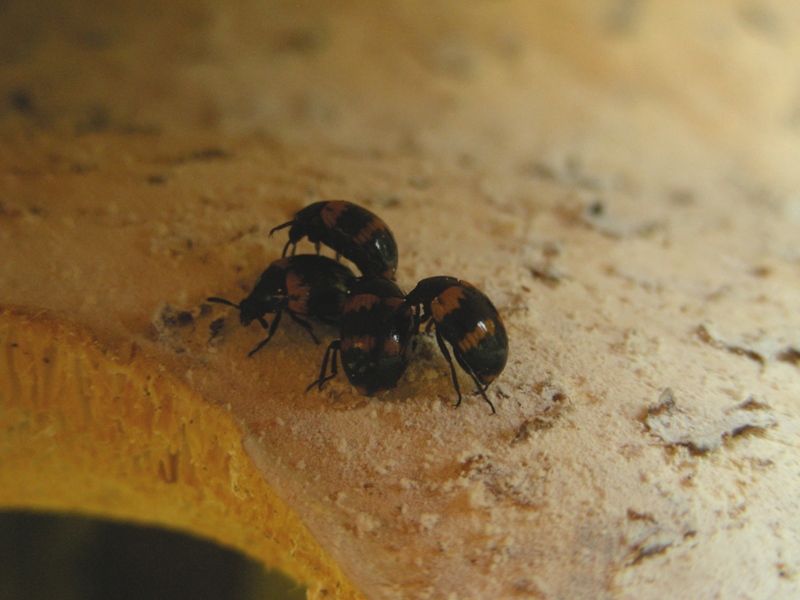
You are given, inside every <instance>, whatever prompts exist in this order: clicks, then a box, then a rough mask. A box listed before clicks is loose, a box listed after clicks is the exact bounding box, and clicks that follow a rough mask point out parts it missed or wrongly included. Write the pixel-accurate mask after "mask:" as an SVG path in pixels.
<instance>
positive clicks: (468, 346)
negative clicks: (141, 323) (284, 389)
mask: <svg viewBox="0 0 800 600" xmlns="http://www.w3.org/2000/svg"><path fill="white" fill-rule="evenodd" d="M287 227H288V228H289V240H288V241H287V242H286V245H285V246H284V248H283V254H282V258H280V259H278V260H276V261H275V262H273V263H272V264H271V265H270V266H269V267H267V269H266V270H265V271H264V272H263V273H262V274H261V277H259V279H258V281H256V284H255V286H254V287H253V290H252V291H251V292H250V294H249V295H248V296H247V297H246V298H244V299H243V300H242V301H241V302H240V303H239V304H235V303H233V302H231V301H230V300H225V299H224V298H208V301H209V302H217V303H220V304H226V305H228V306H232V307H234V308H236V309H238V310H239V319H240V321H241V323H242V325H244V326H247V325H249V324H250V323H252V322H253V321H258V322H259V323H260V324H261V326H262V327H263V328H264V329H266V330H267V331H268V334H267V337H266V338H264V339H263V340H262V341H261V342H259V344H258V345H257V346H256V347H255V348H253V350H251V351H250V354H249V356H252V355H253V354H254V353H256V352H257V351H258V350H260V349H261V348H263V347H264V346H265V345H266V344H267V343H268V342H269V341H270V340H271V339H272V336H273V335H274V334H275V331H276V330H277V328H278V324H279V323H280V320H281V315H282V314H283V313H284V312H285V313H287V314H288V315H289V316H290V317H291V318H292V319H293V320H294V321H295V322H296V323H298V324H299V325H301V326H302V327H304V328H305V329H306V330H307V331H308V333H309V334H310V335H311V337H312V338H313V340H314V341H315V342H316V343H319V340H317V338H316V336H315V335H314V330H313V328H312V326H311V323H309V322H308V321H307V320H306V319H307V318H309V317H312V318H315V319H317V320H319V321H322V322H324V323H330V324H333V325H338V326H339V339H338V340H335V341H333V342H332V343H331V344H330V345H329V346H328V348H327V350H326V351H325V356H324V358H323V360H322V369H321V370H320V374H319V378H318V379H317V380H315V381H314V382H313V383H312V384H311V385H309V386H308V388H307V389H306V391H308V390H310V389H311V388H312V387H314V386H315V385H316V386H318V387H319V389H320V390H321V389H322V386H323V385H324V384H325V382H327V381H329V380H330V379H333V378H334V377H335V376H336V375H337V373H338V365H337V358H338V359H340V360H341V363H342V368H343V370H344V372H345V374H346V375H347V378H348V379H349V380H350V383H351V384H353V386H355V388H356V389H357V390H358V391H359V392H360V393H361V394H364V395H366V396H373V395H375V394H378V393H381V392H383V391H385V390H388V389H391V388H394V387H396V386H397V382H398V381H399V380H400V377H402V375H403V373H404V372H405V370H406V368H407V367H408V363H409V361H410V360H411V353H412V350H413V346H414V338H415V336H416V335H417V333H418V332H419V327H420V325H421V324H423V323H426V322H427V330H430V329H431V327H434V328H435V331H436V341H437V342H438V344H439V348H440V349H441V351H442V354H443V355H444V357H445V358H446V359H447V362H448V364H449V365H450V374H451V376H452V378H453V385H454V386H455V389H456V393H457V394H458V403H457V404H456V406H458V405H460V404H461V391H460V390H459V387H458V378H457V377H456V369H455V366H454V365H453V360H452V358H451V356H450V352H449V350H448V349H447V345H446V343H445V342H447V343H448V344H450V346H451V347H452V349H453V355H454V356H455V359H456V362H457V363H458V364H459V366H461V368H462V369H464V371H466V372H467V373H468V374H469V375H470V377H472V379H473V381H474V382H475V384H476V385H477V386H478V391H479V392H480V394H481V395H482V396H483V399H484V400H485V401H486V402H487V403H488V404H489V406H490V407H491V408H492V413H494V412H495V409H494V405H493V404H492V403H491V401H490V400H489V398H488V396H487V395H486V389H487V388H488V386H489V384H490V383H491V382H492V381H494V380H495V378H496V377H497V376H498V375H499V374H500V373H501V372H502V371H503V368H504V367H505V365H506V360H507V358H508V338H507V337H506V331H505V327H504V326H503V322H502V320H501V319H500V315H499V314H498V313H497V309H496V308H495V307H494V305H493V304H492V303H491V301H490V300H489V298H487V297H486V295H484V294H483V293H482V292H480V291H479V290H478V289H477V288H475V287H474V286H473V285H471V284H469V283H467V282H466V281H460V280H458V279H456V278H454V277H445V276H439V277H429V278H427V279H423V280H422V281H420V282H419V283H418V284H417V286H416V287H415V288H414V289H413V290H412V291H411V292H410V293H409V294H407V295H406V294H404V293H403V292H402V290H401V289H400V288H399V287H398V286H397V284H396V283H395V282H394V275H395V271H396V270H397V258H398V255H397V244H396V243H395V240H394V236H393V235H392V232H391V231H390V230H389V228H388V227H387V226H386V223H384V222H383V221H382V220H381V219H380V218H379V217H378V216H376V215H375V214H373V213H371V212H370V211H368V210H366V209H365V208H363V207H360V206H358V205H356V204H352V203H350V202H345V201H343V200H331V201H324V202H316V203H314V204H311V205H310V206H307V207H306V208H304V209H302V210H300V211H299V212H297V213H296V214H295V215H294V218H293V219H292V220H291V221H288V222H287V223H284V224H282V225H279V226H277V227H275V228H274V229H272V231H270V236H272V234H273V233H275V232H276V231H279V230H281V229H285V228H287ZM303 238H308V240H309V241H310V242H312V243H314V244H315V245H316V249H317V254H299V255H295V250H296V248H297V244H298V242H300V241H301V240H302V239H303ZM320 244H324V245H325V246H328V247H329V248H331V249H332V250H334V251H335V252H336V255H337V259H338V257H339V256H343V257H344V258H346V259H348V260H350V261H351V262H352V263H353V264H355V265H356V267H358V269H359V270H360V271H361V277H356V275H355V274H354V273H353V272H352V271H351V270H350V269H349V268H348V267H346V266H345V265H343V264H341V263H340V262H338V260H334V259H332V258H327V257H325V256H322V255H320V254H319V249H320ZM290 248H291V250H292V252H291V254H290V255H289V256H287V253H288V251H289V249H290ZM267 314H274V315H275V316H274V317H273V319H272V324H267V322H266V320H265V319H264V316H265V315H267ZM329 366H330V371H329Z"/></svg>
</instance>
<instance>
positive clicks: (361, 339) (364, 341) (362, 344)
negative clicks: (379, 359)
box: [341, 335, 375, 352]
mask: <svg viewBox="0 0 800 600" xmlns="http://www.w3.org/2000/svg"><path fill="white" fill-rule="evenodd" d="M374 347H375V336H374V335H350V336H347V337H346V338H344V339H343V340H342V341H341V349H342V351H346V350H363V351H364V352H369V351H370V350H372V349H373V348H374Z"/></svg>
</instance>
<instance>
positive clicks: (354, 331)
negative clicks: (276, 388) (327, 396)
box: [306, 277, 416, 396]
mask: <svg viewBox="0 0 800 600" xmlns="http://www.w3.org/2000/svg"><path fill="white" fill-rule="evenodd" d="M403 299H404V294H403V292H402V291H401V290H400V288H399V287H397V285H396V284H395V283H394V282H393V281H390V280H388V279H385V278H383V277H376V278H362V279H360V280H358V281H357V282H356V283H355V284H354V285H353V288H352V295H351V296H350V298H348V300H347V302H345V304H344V309H343V310H342V322H341V325H340V336H341V337H340V339H338V340H335V341H333V342H332V343H331V344H330V346H328V349H327V350H326V351H325V356H324V358H323V360H322V369H321V370H320V374H319V379H317V380H316V381H314V382H313V383H312V384H311V385H309V386H308V388H306V391H308V390H310V389H311V388H312V387H314V386H315V385H316V386H318V387H319V389H320V390H321V389H322V386H323V385H324V384H325V382H327V381H329V380H330V379H333V378H334V377H336V375H337V373H338V368H337V355H338V357H339V358H341V361H342V369H343V370H344V372H345V374H346V375H347V379H348V380H350V383H351V384H353V386H354V387H355V388H356V389H357V390H358V391H359V392H360V393H361V394H363V395H364V396H374V395H376V394H379V393H381V392H384V391H386V390H389V389H391V388H394V387H397V382H398V381H399V380H400V377H402V376H403V373H405V371H406V368H407V367H408V363H409V361H410V359H411V351H412V349H413V347H412V342H413V338H414V335H415V334H416V320H415V318H414V311H413V309H412V307H411V306H410V305H408V304H406V303H405V302H403ZM329 361H330V366H331V371H330V375H326V373H327V372H328V363H329Z"/></svg>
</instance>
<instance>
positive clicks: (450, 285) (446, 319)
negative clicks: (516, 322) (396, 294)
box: [406, 276, 508, 413]
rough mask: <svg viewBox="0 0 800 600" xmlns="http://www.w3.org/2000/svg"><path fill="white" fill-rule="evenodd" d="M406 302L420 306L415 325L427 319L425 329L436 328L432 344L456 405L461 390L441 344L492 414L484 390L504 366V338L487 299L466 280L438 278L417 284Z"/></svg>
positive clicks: (502, 330) (496, 313) (506, 341)
mask: <svg viewBox="0 0 800 600" xmlns="http://www.w3.org/2000/svg"><path fill="white" fill-rule="evenodd" d="M406 303H407V304H409V305H411V306H420V305H421V306H422V315H421V316H419V312H418V309H417V315H418V317H417V320H418V325H419V324H420V323H424V322H425V321H428V320H429V319H430V325H429V327H430V326H435V327H436V341H437V342H438V344H439V349H440V350H441V351H442V354H444V357H445V358H446V359H447V362H448V363H449V364H450V374H451V375H452V377H453V385H454V386H455V388H456V393H457V394H458V403H457V404H456V406H459V405H460V404H461V390H459V388H458V379H457V377H456V369H455V367H454V366H453V360H452V359H451V358H450V352H448V350H447V346H446V345H445V341H446V342H448V343H449V344H450V345H451V346H452V348H453V354H454V355H455V357H456V362H458V364H459V365H460V366H461V368H462V369H464V370H465V371H466V372H467V373H469V375H470V377H472V379H473V381H474V382H475V385H477V386H478V391H479V392H480V393H481V396H483V399H484V400H486V402H487V403H488V404H489V406H491V407H492V413H494V412H495V410H494V405H493V404H492V403H491V401H490V400H489V398H488V397H487V396H486V388H488V387H489V384H490V383H491V382H492V381H494V380H495V378H497V376H498V375H500V373H502V371H503V369H504V368H505V366H506V360H507V359H508V337H507V336H506V329H505V327H504V326H503V321H502V320H501V319H500V315H499V314H498V312H497V309H496V308H495V307H494V305H493V304H492V302H491V300H489V298H487V297H486V295H485V294H483V292H481V291H479V290H478V289H477V288H476V287H475V286H473V285H472V284H470V283H467V282H466V281H460V280H458V279H456V278H455V277H443V276H440V277H429V278H427V279H423V280H422V281H420V282H419V283H418V284H417V287H416V288H414V289H413V290H412V291H411V293H409V294H408V296H406Z"/></svg>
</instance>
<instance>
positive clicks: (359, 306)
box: [344, 294, 381, 313]
mask: <svg viewBox="0 0 800 600" xmlns="http://www.w3.org/2000/svg"><path fill="white" fill-rule="evenodd" d="M380 301H381V300H380V298H378V297H377V296H376V295H375V294H357V295H355V296H353V297H351V298H350V299H349V300H348V301H347V304H346V305H345V307H344V312H346V313H349V312H358V311H360V310H369V309H370V308H372V307H373V306H375V305H376V304H378V303H379V302H380Z"/></svg>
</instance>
